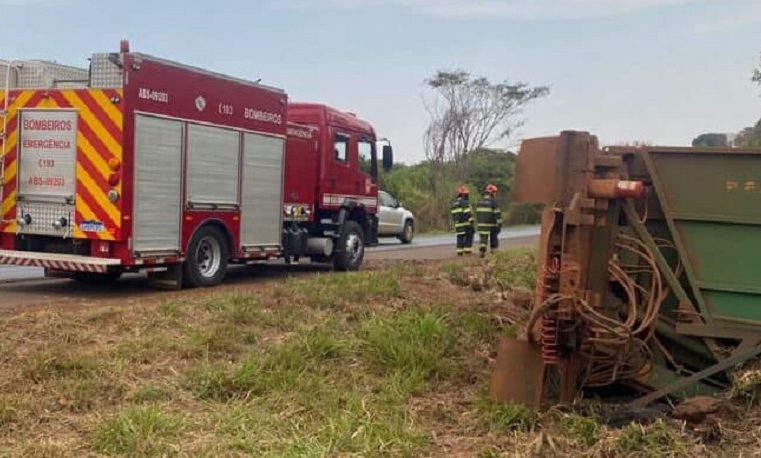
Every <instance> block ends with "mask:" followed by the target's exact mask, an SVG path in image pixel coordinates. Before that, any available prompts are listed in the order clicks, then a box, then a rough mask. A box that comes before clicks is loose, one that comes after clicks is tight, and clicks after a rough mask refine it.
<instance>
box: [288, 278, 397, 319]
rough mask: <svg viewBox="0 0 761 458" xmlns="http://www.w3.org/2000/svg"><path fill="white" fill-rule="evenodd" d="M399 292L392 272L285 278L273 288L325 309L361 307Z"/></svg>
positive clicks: (292, 299)
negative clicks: (279, 284) (345, 306)
mask: <svg viewBox="0 0 761 458" xmlns="http://www.w3.org/2000/svg"><path fill="white" fill-rule="evenodd" d="M401 293H402V289H401V283H400V280H399V275H398V273H396V272H393V271H363V272H348V273H345V274H342V275H331V274H327V275H326V274H317V275H315V276H314V277H312V278H310V279H293V278H291V279H289V280H288V281H286V282H285V283H284V284H283V285H281V286H279V287H277V288H276V290H275V295H276V297H278V298H283V299H286V300H288V301H289V302H294V301H296V302H299V303H301V304H303V305H305V306H307V307H310V308H313V309H317V310H326V309H333V308H336V307H339V306H342V305H347V304H348V305H353V306H358V305H359V306H361V305H362V304H365V303H367V301H371V300H381V301H382V300H387V299H391V298H394V297H399V296H400V295H401Z"/></svg>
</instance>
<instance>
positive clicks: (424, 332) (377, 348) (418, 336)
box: [361, 310, 458, 382]
mask: <svg viewBox="0 0 761 458" xmlns="http://www.w3.org/2000/svg"><path fill="white" fill-rule="evenodd" d="M361 339H362V341H363V344H362V350H363V352H362V354H363V356H364V357H365V358H366V359H367V360H368V361H369V362H370V363H371V364H372V365H373V366H374V367H375V368H376V370H377V371H378V372H379V373H389V372H390V373H397V374H402V375H406V376H408V377H409V378H410V379H413V380H418V381H420V382H422V381H428V380H431V379H436V378H445V377H447V376H449V375H451V374H452V373H453V372H454V371H455V370H456V361H455V360H454V358H453V357H454V356H455V354H456V351H457V343H458V341H457V333H456V332H455V331H454V329H453V328H452V325H451V324H450V322H449V319H448V316H447V315H445V314H442V313H439V312H433V311H420V310H410V311H404V312H401V313H399V314H397V315H395V316H393V317H391V318H389V319H383V318H378V317H374V318H371V319H369V320H368V321H366V322H365V323H364V324H363V326H362V330H361Z"/></svg>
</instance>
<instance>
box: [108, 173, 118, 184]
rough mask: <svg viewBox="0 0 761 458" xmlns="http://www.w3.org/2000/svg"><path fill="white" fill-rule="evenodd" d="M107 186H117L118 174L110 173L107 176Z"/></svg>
mask: <svg viewBox="0 0 761 458" xmlns="http://www.w3.org/2000/svg"><path fill="white" fill-rule="evenodd" d="M108 184H109V185H111V186H116V185H118V184H119V174H118V173H112V174H111V175H109V176H108Z"/></svg>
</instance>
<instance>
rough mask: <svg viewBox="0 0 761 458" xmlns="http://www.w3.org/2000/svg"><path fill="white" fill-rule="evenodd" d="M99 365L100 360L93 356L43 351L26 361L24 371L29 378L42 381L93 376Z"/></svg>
mask: <svg viewBox="0 0 761 458" xmlns="http://www.w3.org/2000/svg"><path fill="white" fill-rule="evenodd" d="M99 367H100V361H98V360H97V359H95V358H93V357H89V356H84V355H80V354H76V353H68V352H66V351H63V350H56V351H43V352H41V353H37V354H35V355H34V356H33V357H31V358H30V359H29V360H28V361H26V364H25V365H24V367H23V368H22V373H23V375H24V377H25V378H27V379H28V380H30V381H32V382H35V383H40V382H44V381H46V380H50V379H53V378H60V377H77V378H86V377H91V376H93V374H94V373H95V372H96V371H97V370H98V369H99Z"/></svg>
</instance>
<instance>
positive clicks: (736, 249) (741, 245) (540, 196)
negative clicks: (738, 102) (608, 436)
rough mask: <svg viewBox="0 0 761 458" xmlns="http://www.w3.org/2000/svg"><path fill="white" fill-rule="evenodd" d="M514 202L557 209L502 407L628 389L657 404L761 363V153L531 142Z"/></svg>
mask: <svg viewBox="0 0 761 458" xmlns="http://www.w3.org/2000/svg"><path fill="white" fill-rule="evenodd" d="M514 198H515V200H516V201H518V202H523V203H535V204H545V205H546V209H545V211H544V213H543V216H542V231H541V236H540V246H539V254H538V266H537V269H538V270H537V287H536V292H535V296H536V300H535V301H534V306H533V313H532V315H531V319H530V321H529V325H528V329H527V333H526V338H525V339H524V340H521V341H510V340H508V339H505V340H504V341H503V342H502V343H501V346H500V351H499V353H498V362H497V368H496V370H495V373H494V377H493V378H492V386H491V393H492V396H493V397H494V398H496V399H499V400H505V401H518V402H523V403H526V404H530V405H541V404H546V403H552V402H568V401H571V400H572V399H574V398H576V397H577V395H578V394H579V393H580V392H581V390H583V389H585V388H593V387H604V386H608V385H614V384H625V385H629V386H631V387H633V388H635V389H637V390H639V391H641V392H642V393H643V396H642V397H641V398H640V399H639V400H638V401H635V402H637V403H638V404H646V403H648V402H651V401H653V400H655V399H657V398H660V397H663V396H667V395H675V396H688V395H693V394H705V393H711V392H715V391H716V390H721V389H724V388H726V387H727V385H728V384H729V381H730V379H729V373H728V371H730V370H731V369H733V368H735V367H736V366H737V365H738V364H741V363H743V362H745V361H747V360H749V359H751V358H753V357H755V356H757V355H758V354H759V353H761V151H749V150H739V149H698V148H665V147H653V146H639V147H612V148H600V146H599V145H598V141H597V139H596V138H595V137H594V136H592V135H590V134H589V133H586V132H571V131H567V132H562V133H561V134H560V136H557V137H547V138H537V139H530V140H526V141H524V142H523V145H522V147H521V151H520V154H519V155H518V163H517V175H516V182H515V188H514ZM516 368H521V370H520V371H516V370H515V369H516Z"/></svg>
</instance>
